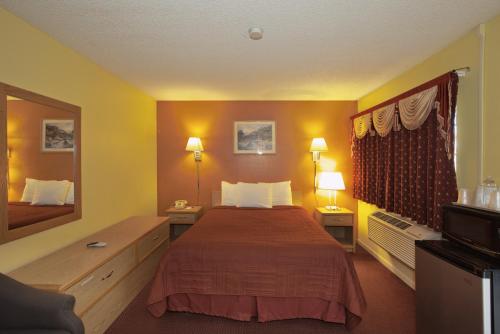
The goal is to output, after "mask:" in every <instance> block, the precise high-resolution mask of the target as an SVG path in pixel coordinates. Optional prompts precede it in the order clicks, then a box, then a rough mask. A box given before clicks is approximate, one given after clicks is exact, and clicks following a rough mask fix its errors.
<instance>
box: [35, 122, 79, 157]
mask: <svg viewBox="0 0 500 334" xmlns="http://www.w3.org/2000/svg"><path fill="white" fill-rule="evenodd" d="M74 150H75V122H74V121H73V120H72V119H44V120H43V122H42V151H43V152H73V151H74Z"/></svg>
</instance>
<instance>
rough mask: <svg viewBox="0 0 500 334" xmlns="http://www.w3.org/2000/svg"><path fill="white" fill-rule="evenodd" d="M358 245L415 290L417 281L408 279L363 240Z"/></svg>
mask: <svg viewBox="0 0 500 334" xmlns="http://www.w3.org/2000/svg"><path fill="white" fill-rule="evenodd" d="M358 245H360V246H361V247H363V248H364V249H365V250H366V251H367V252H368V253H370V254H371V255H372V256H373V257H374V258H375V259H377V260H378V262H380V263H381V264H382V265H383V266H384V267H386V268H387V269H389V270H390V271H391V272H392V273H393V274H394V275H396V276H397V277H399V278H400V279H401V280H402V281H403V282H405V283H406V285H408V286H409V287H410V288H412V289H413V290H415V279H414V278H413V277H408V276H407V275H405V274H404V273H403V272H402V271H401V270H399V269H398V268H397V267H396V266H394V265H393V264H392V263H390V262H389V261H387V259H385V258H383V257H381V256H380V255H379V254H378V253H377V252H376V251H375V250H374V249H373V248H372V247H371V246H370V245H368V244H367V243H365V242H364V241H363V240H361V239H358Z"/></svg>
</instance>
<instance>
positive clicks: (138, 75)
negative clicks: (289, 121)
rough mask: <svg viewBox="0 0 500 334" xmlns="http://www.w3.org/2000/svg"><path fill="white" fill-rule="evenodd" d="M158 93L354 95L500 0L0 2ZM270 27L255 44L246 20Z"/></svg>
mask: <svg viewBox="0 0 500 334" xmlns="http://www.w3.org/2000/svg"><path fill="white" fill-rule="evenodd" d="M0 6H2V7H4V8H5V9H7V10H8V11H10V12H12V13H14V14H15V15H17V16H19V17H21V18H23V19H25V20H26V21H28V22H30V23H31V24H32V25H34V26H35V27H37V28H39V29H40V30H43V31H45V32H47V33H48V34H49V35H51V36H53V37H54V38H55V39H57V40H59V41H60V42H62V43H63V44H65V45H67V46H69V47H71V48H73V49H75V50H76V51H78V52H79V53H81V54H83V55H85V56H87V57H89V58H90V59H92V60H93V61H94V62H96V63H97V64H99V65H101V66H102V67H104V68H106V69H107V70H108V71H110V72H112V73H114V74H116V75H117V76H119V77H121V78H123V79H125V80H126V81H128V82H130V83H132V84H133V85H135V86H137V87H139V88H141V89H142V90H144V91H146V92H147V93H149V94H150V95H152V96H154V97H156V98H157V99H162V100H214V99H221V100H283V99H295V100H328V99H331V100H342V99H346V100H352V99H357V98H359V97H361V96H363V95H364V94H366V93H368V92H370V91H371V90H373V89H374V88H376V87H378V86H380V85H381V84H383V83H385V82H386V81H388V80H389V79H391V78H393V77H394V76H396V75H397V74H399V73H401V72H402V71H404V70H405V69H408V68H410V67H411V66H413V65H415V64H416V63H418V62H421V61H422V60H424V59H425V58H426V57H428V56H430V55H431V54H433V53H435V52H436V51H438V50H439V49H441V48H443V47H445V46H446V45H447V44H449V43H450V42H452V41H453V40H455V39H457V38H459V37H460V36H461V35H463V34H464V33H466V32H467V31H469V30H470V29H472V28H473V27H474V26H476V25H477V24H479V23H481V22H484V21H486V20H487V19H489V18H491V17H493V16H495V15H496V14H498V13H499V12H500V1H499V0H282V1H278V0H254V1H250V0H219V1H209V0H106V1H104V0H101V1H98V0H86V1H81V0H65V1H59V0H22V1H20V0H0ZM252 26H259V27H262V28H263V29H264V38H263V39H262V40H259V41H252V40H250V39H249V38H248V35H247V30H248V28H249V27H252Z"/></svg>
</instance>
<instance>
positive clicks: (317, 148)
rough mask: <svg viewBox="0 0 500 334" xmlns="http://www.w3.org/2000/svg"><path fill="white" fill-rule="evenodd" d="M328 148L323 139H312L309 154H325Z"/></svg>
mask: <svg viewBox="0 0 500 334" xmlns="http://www.w3.org/2000/svg"><path fill="white" fill-rule="evenodd" d="M326 151H328V146H327V145H326V141H325V138H313V140H312V142H311V147H310V148H309V152H326Z"/></svg>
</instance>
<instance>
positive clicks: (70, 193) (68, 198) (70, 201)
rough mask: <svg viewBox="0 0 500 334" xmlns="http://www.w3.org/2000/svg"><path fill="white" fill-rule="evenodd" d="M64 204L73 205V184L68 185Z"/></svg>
mask: <svg viewBox="0 0 500 334" xmlns="http://www.w3.org/2000/svg"><path fill="white" fill-rule="evenodd" d="M64 204H75V184H74V183H73V182H70V184H69V189H68V195H66V200H65V201H64Z"/></svg>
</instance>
